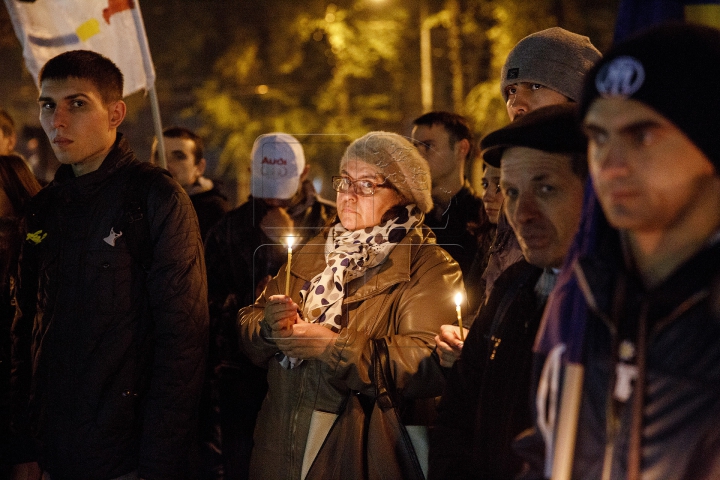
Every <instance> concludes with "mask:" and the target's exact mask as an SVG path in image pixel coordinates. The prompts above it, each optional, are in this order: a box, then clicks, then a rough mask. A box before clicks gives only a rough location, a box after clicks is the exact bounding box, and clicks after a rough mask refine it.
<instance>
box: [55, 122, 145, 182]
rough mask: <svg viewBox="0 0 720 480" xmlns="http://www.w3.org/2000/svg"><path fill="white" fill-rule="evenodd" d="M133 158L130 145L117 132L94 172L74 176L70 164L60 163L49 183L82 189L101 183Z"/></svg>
mask: <svg viewBox="0 0 720 480" xmlns="http://www.w3.org/2000/svg"><path fill="white" fill-rule="evenodd" d="M134 158H135V154H134V153H133V151H132V150H131V149H130V145H129V144H128V142H127V140H126V139H125V138H124V137H123V134H122V133H120V132H118V133H117V138H116V139H115V144H114V145H113V148H112V149H111V150H110V152H109V153H108V154H107V156H106V157H105V159H104V160H103V162H102V163H101V164H100V167H99V168H98V169H97V170H95V171H94V172H90V173H88V174H86V175H82V176H80V177H76V176H75V174H74V173H73V170H72V166H71V165H60V167H59V168H58V170H57V172H56V173H55V178H54V180H53V181H52V183H51V185H53V186H72V187H74V188H77V189H81V190H84V189H86V188H92V187H93V186H94V185H98V184H100V183H102V182H103V181H104V180H105V179H107V178H108V177H110V176H111V175H113V174H114V173H115V172H116V171H117V170H118V169H119V168H122V167H123V166H125V165H127V164H128V163H130V162H131V161H132V160H133V159H134Z"/></svg>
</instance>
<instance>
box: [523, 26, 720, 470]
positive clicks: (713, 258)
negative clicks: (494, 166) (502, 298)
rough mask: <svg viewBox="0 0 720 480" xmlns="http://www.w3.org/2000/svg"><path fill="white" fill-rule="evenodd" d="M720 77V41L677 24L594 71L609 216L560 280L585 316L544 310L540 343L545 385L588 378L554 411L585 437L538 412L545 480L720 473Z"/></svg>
mask: <svg viewBox="0 0 720 480" xmlns="http://www.w3.org/2000/svg"><path fill="white" fill-rule="evenodd" d="M718 76H720V31H718V30H716V29H713V28H709V27H701V26H697V25H681V24H677V25H663V26H660V27H656V28H654V29H651V30H648V31H646V32H644V33H642V34H640V35H638V36H636V37H634V38H631V39H628V40H626V41H624V42H622V43H619V44H617V45H615V46H614V47H613V48H612V49H611V50H610V51H609V52H608V53H607V54H606V56H605V58H604V59H603V60H602V61H600V62H599V63H598V64H597V65H596V66H595V67H594V69H593V70H591V72H590V73H589V74H588V76H587V79H586V82H585V87H584V93H583V96H582V99H581V102H580V103H581V117H583V127H584V130H585V132H586V134H587V136H588V165H589V170H590V175H591V178H592V181H593V186H594V188H595V192H596V196H597V201H598V203H599V206H600V207H601V208H602V210H601V211H599V210H600V209H599V208H594V211H595V213H594V214H592V209H591V210H590V211H589V213H590V214H592V215H591V218H593V219H594V221H593V224H592V225H591V226H589V227H588V228H586V229H584V230H583V232H584V235H583V237H582V241H583V242H587V243H588V244H590V245H596V247H595V248H594V249H592V250H588V251H586V252H582V253H581V254H580V255H578V257H577V259H576V260H575V261H574V262H572V263H570V264H568V265H566V266H565V270H564V271H563V272H561V273H560V275H561V276H570V278H571V279H572V280H575V281H576V284H577V285H578V286H579V289H580V291H581V293H582V295H581V298H583V299H584V300H585V304H586V305H587V306H586V308H585V309H584V312H586V313H585V315H584V317H583V316H581V315H579V314H578V313H574V314H573V315H563V314H562V312H561V311H559V310H558V311H557V313H555V314H549V315H546V318H545V320H544V322H545V324H546V328H545V333H544V334H543V335H540V336H539V337H538V344H537V345H538V351H539V352H541V353H542V354H545V355H548V362H546V368H545V369H543V372H545V371H547V372H548V374H547V375H545V373H543V376H544V377H545V379H541V381H540V385H541V386H543V385H544V386H547V385H548V384H550V383H552V381H551V380H550V379H551V378H553V377H555V378H558V374H559V373H560V369H562V370H564V372H566V373H565V377H564V380H563V383H564V384H565V385H572V384H573V382H571V381H568V379H569V378H570V377H572V376H573V375H575V374H573V373H572V372H579V373H578V374H577V377H579V379H580V381H579V382H577V383H576V384H575V385H577V389H574V390H571V389H566V390H565V391H563V392H562V395H561V396H559V397H558V399H560V398H561V399H562V400H561V403H560V407H559V412H558V413H557V416H556V418H558V419H565V420H567V419H574V421H572V423H570V425H571V426H572V427H577V429H576V430H575V428H568V429H567V430H565V429H562V428H558V429H557V430H556V429H554V428H553V425H551V424H548V422H546V421H545V418H552V417H555V415H556V412H555V411H552V412H548V414H547V415H539V416H538V417H539V418H538V423H539V424H540V423H541V422H542V423H544V424H547V425H546V426H545V427H546V428H543V429H542V430H544V431H545V432H547V433H546V437H545V439H544V443H545V444H546V446H547V449H546V451H547V452H553V451H554V452H555V455H554V457H550V456H548V458H546V459H545V465H544V469H545V476H546V477H547V476H551V477H552V478H569V477H564V476H562V475H560V472H561V471H564V472H567V474H568V475H571V476H572V478H583V479H599V478H601V474H602V478H623V479H640V478H643V479H646V480H654V479H663V480H679V479H690V478H691V479H693V480H698V479H699V480H703V479H706V480H709V479H717V478H720V428H718V426H719V419H720V389H718V384H720V367H719V366H720V173H719V172H720V171H719V170H718V167H720V135H718V125H719V124H720V94H718V91H717V89H714V88H709V89H705V88H703V89H702V90H701V91H700V92H698V85H699V83H698V82H702V80H701V79H713V78H718ZM555 293H559V294H560V295H563V294H564V295H567V293H566V292H561V291H558V290H556V292H554V295H555ZM575 305H577V303H576V304H575ZM579 319H582V323H581V322H579ZM578 323H579V325H578ZM567 331H574V332H575V334H574V335H564V334H563V333H562V332H567ZM554 332H559V335H557V334H555V333H554ZM553 336H554V337H555V340H553V339H552V337H553ZM576 350H577V351H578V352H579V353H578V354H577V355H576V357H577V358H574V359H573V358H567V355H566V354H564V353H563V354H562V360H563V361H559V359H560V357H558V355H557V353H558V352H573V351H576ZM569 362H573V364H572V365H570V364H569ZM553 365H554V366H555V367H552V366H553ZM537 371H539V368H538V369H537ZM567 372H570V373H567ZM545 380H548V381H545ZM542 390H543V389H542V388H541V389H539V390H538V391H542ZM552 404H553V401H552V399H550V400H548V401H546V399H544V398H538V400H537V405H552ZM553 432H558V433H557V436H555V435H554V434H553ZM563 432H573V433H569V434H564V433H563ZM574 432H576V434H575V433H574ZM573 456H574V459H573ZM528 458H530V457H528ZM564 459H571V460H572V461H571V462H565V461H563V460H564Z"/></svg>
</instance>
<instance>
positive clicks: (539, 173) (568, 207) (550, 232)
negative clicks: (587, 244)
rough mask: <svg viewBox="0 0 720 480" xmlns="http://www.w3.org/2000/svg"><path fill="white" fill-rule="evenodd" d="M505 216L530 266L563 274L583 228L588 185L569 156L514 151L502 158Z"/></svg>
mask: <svg viewBox="0 0 720 480" xmlns="http://www.w3.org/2000/svg"><path fill="white" fill-rule="evenodd" d="M500 170H501V173H500V185H501V188H502V191H503V193H504V195H505V213H506V215H507V218H508V221H509V222H510V226H511V227H512V229H513V230H514V231H515V236H516V237H517V239H518V242H519V243H520V247H521V248H522V252H523V255H524V257H525V260H527V261H528V263H531V264H533V265H535V266H538V267H542V268H549V267H552V268H559V267H560V266H561V265H562V262H563V259H564V258H565V255H566V254H567V252H568V249H569V248H570V244H571V243H572V240H573V237H574V236H575V232H576V231H577V229H578V226H579V224H580V215H581V211H582V202H583V181H582V180H581V179H580V178H578V176H577V175H575V174H574V173H573V172H572V166H571V160H570V156H569V155H564V154H558V153H548V152H543V151H541V150H535V149H532V148H526V147H511V148H508V149H507V150H505V152H504V153H503V157H502V163H501V168H500Z"/></svg>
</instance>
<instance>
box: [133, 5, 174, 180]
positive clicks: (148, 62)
mask: <svg viewBox="0 0 720 480" xmlns="http://www.w3.org/2000/svg"><path fill="white" fill-rule="evenodd" d="M131 10H132V14H133V20H135V30H136V31H137V36H138V44H139V45H140V54H141V55H142V59H143V67H144V68H145V77H146V78H148V79H150V78H152V82H150V84H149V85H148V90H147V91H148V94H149V95H150V110H151V111H152V118H153V128H154V130H155V138H157V140H158V142H157V152H158V162H159V165H160V166H161V167H162V168H167V162H166V161H165V142H163V141H162V140H163V134H162V131H163V128H162V120H161V119H160V105H159V103H158V98H157V91H156V90H155V72H154V69H153V64H152V58H151V55H150V45H148V40H147V35H146V34H145V23H144V22H143V19H142V13H141V12H140V3H139V1H138V0H135V8H133V9H131Z"/></svg>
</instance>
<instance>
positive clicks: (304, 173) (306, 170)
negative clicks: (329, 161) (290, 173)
mask: <svg viewBox="0 0 720 480" xmlns="http://www.w3.org/2000/svg"><path fill="white" fill-rule="evenodd" d="M309 172H310V165H307V164H306V165H305V168H303V171H302V173H301V174H300V183H303V182H304V181H305V179H306V178H307V176H308V173H309Z"/></svg>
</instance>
